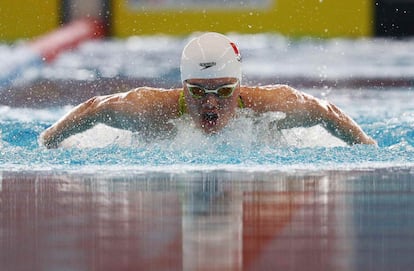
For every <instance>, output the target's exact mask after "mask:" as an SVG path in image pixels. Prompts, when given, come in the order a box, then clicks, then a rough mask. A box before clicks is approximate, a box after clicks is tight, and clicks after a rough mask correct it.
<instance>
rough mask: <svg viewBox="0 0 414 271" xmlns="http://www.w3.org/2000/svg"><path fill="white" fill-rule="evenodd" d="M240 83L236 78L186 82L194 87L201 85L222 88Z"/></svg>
mask: <svg viewBox="0 0 414 271" xmlns="http://www.w3.org/2000/svg"><path fill="white" fill-rule="evenodd" d="M237 81H238V79H237V78H234V77H222V78H209V79H205V78H192V79H187V80H186V82H187V83H189V84H194V85H201V86H221V85H227V84H234V83H236V82H237Z"/></svg>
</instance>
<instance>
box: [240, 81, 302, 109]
mask: <svg viewBox="0 0 414 271" xmlns="http://www.w3.org/2000/svg"><path fill="white" fill-rule="evenodd" d="M298 93H299V92H298V91H297V90H296V89H294V88H292V87H290V86H288V85H283V84H277V85H264V86H241V87H240V97H241V98H242V100H243V102H244V104H245V106H246V107H247V108H252V109H254V110H258V111H262V110H266V108H265V107H267V105H268V104H272V105H273V106H272V107H274V106H277V104H282V103H284V102H285V101H286V100H288V99H289V97H292V96H296V95H297V94H298Z"/></svg>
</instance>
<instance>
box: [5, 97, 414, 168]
mask: <svg viewBox="0 0 414 271" xmlns="http://www.w3.org/2000/svg"><path fill="white" fill-rule="evenodd" d="M308 92H310V93H312V94H314V95H317V94H318V93H317V91H315V90H309V91H308ZM324 98H325V99H329V100H330V101H332V102H334V103H335V104H337V105H338V106H340V107H341V108H342V109H343V110H344V111H345V112H347V113H348V114H350V115H351V116H352V117H353V118H354V119H355V120H356V121H357V122H358V123H359V124H360V125H361V127H362V128H363V129H364V130H365V132H366V133H367V134H368V135H370V136H372V137H373V138H374V139H375V140H377V141H378V145H379V147H378V148H376V147H373V146H365V145H357V146H347V145H345V144H344V143H343V142H342V141H340V140H338V139H336V138H334V137H332V136H331V135H330V134H328V133H327V132H325V130H324V129H323V128H322V127H312V128H306V129H305V128H298V129H291V130H286V131H282V132H281V131H275V130H272V129H271V128H269V126H270V125H269V124H270V123H271V122H272V121H277V120H278V119H280V118H281V117H283V116H281V114H280V113H275V114H268V115H265V116H262V117H252V116H251V114H249V112H239V115H240V116H239V118H238V119H236V120H235V121H233V122H232V123H231V124H230V125H229V127H227V128H226V129H225V130H224V131H223V133H221V134H220V135H217V136H211V137H206V136H204V135H203V134H202V133H201V132H200V131H198V130H197V129H195V128H194V127H192V126H191V125H190V124H189V123H191V121H190V120H188V119H185V118H184V119H180V120H178V121H176V123H175V124H176V126H177V131H176V134H175V135H174V136H172V137H169V138H152V139H151V140H146V139H145V138H142V137H140V136H139V135H135V134H133V133H130V132H127V131H122V130H117V129H113V128H110V127H107V126H104V125H99V126H97V127H95V128H94V129H92V130H90V131H88V132H86V133H85V134H81V135H77V136H74V137H72V138H69V139H68V140H66V141H65V142H64V143H63V146H64V147H63V148H60V149H56V150H47V149H45V148H44V147H42V146H39V143H38V137H39V134H40V133H41V132H42V131H43V130H44V129H45V128H46V127H48V126H49V125H51V124H52V123H53V122H54V121H56V120H57V119H58V118H60V117H61V116H62V115H63V114H64V113H65V112H67V111H68V110H69V109H70V108H71V107H70V106H66V107H60V108H43V109H28V108H11V107H5V106H3V107H0V111H1V116H0V125H1V138H0V146H1V147H0V152H1V158H0V168H2V169H6V170H17V171H19V170H28V169H36V170H42V169H48V170H49V169H51V170H53V169H56V170H62V169H63V170H80V169H82V170H89V169H90V170H107V169H109V170H125V169H127V170H145V169H147V168H151V169H154V168H158V169H160V170H163V169H166V170H173V171H174V170H182V169H184V168H186V169H199V168H206V169H208V168H214V169H217V168H220V169H232V170H265V171H266V170H275V169H277V170H290V169H292V170H295V169H309V170H314V169H322V170H328V169H350V170H352V169H367V168H387V167H411V166H412V165H413V162H414V152H413V150H414V130H413V127H414V104H413V103H411V102H409V101H412V100H414V92H412V91H407V90H402V89H387V90H372V89H365V90H351V89H343V90H335V91H332V92H331V93H330V94H329V96H328V97H324Z"/></svg>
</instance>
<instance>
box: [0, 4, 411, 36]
mask: <svg viewBox="0 0 414 271" xmlns="http://www.w3.org/2000/svg"><path fill="white" fill-rule="evenodd" d="M413 12H414V1H413V0H377V1H374V0H349V1H332V0H297V1H290V0H245V1H238V0H237V1H235V0H210V1H202V0H89V1H81V0H45V1H39V2H38V3H36V4H35V5H34V4H33V5H27V2H26V1H24V0H3V1H2V3H1V4H0V13H1V16H0V40H1V41H2V42H14V41H16V40H22V39H23V40H24V39H30V38H34V37H37V36H39V35H42V34H44V33H45V32H48V31H52V30H54V29H56V28H58V27H60V26H62V25H63V24H67V23H69V22H71V21H73V20H77V19H80V18H85V17H87V18H94V19H96V20H101V21H102V23H103V24H104V26H105V28H106V34H107V35H108V36H112V37H128V36H131V35H142V34H159V33H163V34H172V35H186V34H190V33H192V32H195V31H217V32H237V33H261V32H275V33H279V34H282V35H286V36H293V37H301V36H316V37H371V36H388V37H405V36H410V35H413V34H414V27H413V25H414V16H413Z"/></svg>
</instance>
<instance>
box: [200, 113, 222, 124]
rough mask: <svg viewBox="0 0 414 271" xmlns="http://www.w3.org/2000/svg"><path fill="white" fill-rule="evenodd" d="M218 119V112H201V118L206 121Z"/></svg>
mask: <svg viewBox="0 0 414 271" xmlns="http://www.w3.org/2000/svg"><path fill="white" fill-rule="evenodd" d="M217 119H218V114H217V113H213V112H206V113H204V114H203V120H205V121H208V122H216V121H217Z"/></svg>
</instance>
